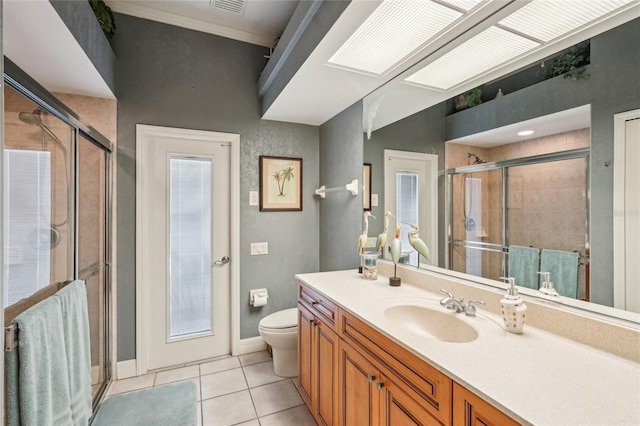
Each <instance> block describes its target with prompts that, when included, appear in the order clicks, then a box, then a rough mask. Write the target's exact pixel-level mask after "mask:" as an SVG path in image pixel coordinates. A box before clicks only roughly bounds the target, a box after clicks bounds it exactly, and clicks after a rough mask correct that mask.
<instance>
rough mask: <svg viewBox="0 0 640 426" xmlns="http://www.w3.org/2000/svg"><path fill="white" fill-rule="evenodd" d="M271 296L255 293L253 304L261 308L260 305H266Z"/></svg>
mask: <svg viewBox="0 0 640 426" xmlns="http://www.w3.org/2000/svg"><path fill="white" fill-rule="evenodd" d="M268 298H269V296H267V295H266V294H260V293H258V294H255V295H254V296H253V306H255V307H256V308H259V307H260V306H264V305H266V304H267V299H268Z"/></svg>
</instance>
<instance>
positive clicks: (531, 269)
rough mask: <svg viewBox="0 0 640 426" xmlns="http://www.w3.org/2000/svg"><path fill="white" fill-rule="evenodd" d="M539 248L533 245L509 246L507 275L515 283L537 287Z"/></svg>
mask: <svg viewBox="0 0 640 426" xmlns="http://www.w3.org/2000/svg"><path fill="white" fill-rule="evenodd" d="M539 261H540V250H539V249H537V248H533V247H523V246H509V274H508V275H509V276H510V277H513V278H515V279H516V285H519V286H522V287H528V288H534V289H536V290H537V289H538V274H537V273H536V272H538V265H539Z"/></svg>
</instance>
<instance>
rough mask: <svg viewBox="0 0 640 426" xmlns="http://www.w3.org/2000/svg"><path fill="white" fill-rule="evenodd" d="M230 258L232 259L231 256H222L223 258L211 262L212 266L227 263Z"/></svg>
mask: <svg viewBox="0 0 640 426" xmlns="http://www.w3.org/2000/svg"><path fill="white" fill-rule="evenodd" d="M229 260H231V259H229V256H222V259H218V260H216V261H215V262H213V263H212V264H211V266H215V265H218V264H220V265H226V264H227V263H229Z"/></svg>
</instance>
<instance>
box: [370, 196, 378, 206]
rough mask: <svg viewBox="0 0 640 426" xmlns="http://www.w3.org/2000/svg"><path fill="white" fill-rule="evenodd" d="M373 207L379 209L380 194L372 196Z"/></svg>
mask: <svg viewBox="0 0 640 426" xmlns="http://www.w3.org/2000/svg"><path fill="white" fill-rule="evenodd" d="M371 207H378V194H371Z"/></svg>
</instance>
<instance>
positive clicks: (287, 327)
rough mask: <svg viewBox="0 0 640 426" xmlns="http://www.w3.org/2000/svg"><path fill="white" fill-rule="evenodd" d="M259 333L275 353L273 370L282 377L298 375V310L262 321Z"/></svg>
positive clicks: (283, 312) (274, 314) (275, 313)
mask: <svg viewBox="0 0 640 426" xmlns="http://www.w3.org/2000/svg"><path fill="white" fill-rule="evenodd" d="M258 331H259V332H260V336H262V339H263V340H264V341H265V342H267V344H269V345H270V346H271V350H272V351H273V370H274V372H275V373H276V375H278V376H280V377H295V376H297V375H298V309H297V308H291V309H285V310H282V311H278V312H274V313H272V314H270V315H267V316H266V317H264V318H262V319H261V320H260V324H258Z"/></svg>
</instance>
